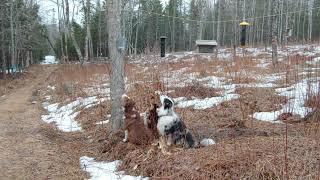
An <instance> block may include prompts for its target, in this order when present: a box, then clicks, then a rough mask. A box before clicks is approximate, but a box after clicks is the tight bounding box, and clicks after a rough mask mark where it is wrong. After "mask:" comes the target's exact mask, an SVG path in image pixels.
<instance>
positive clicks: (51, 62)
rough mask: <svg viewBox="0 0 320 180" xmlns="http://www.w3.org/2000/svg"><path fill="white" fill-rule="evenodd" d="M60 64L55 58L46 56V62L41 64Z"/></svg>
mask: <svg viewBox="0 0 320 180" xmlns="http://www.w3.org/2000/svg"><path fill="white" fill-rule="evenodd" d="M58 63H59V62H58V61H57V60H56V58H55V57H54V56H45V57H44V60H43V61H42V62H41V63H40V64H42V65H48V64H58Z"/></svg>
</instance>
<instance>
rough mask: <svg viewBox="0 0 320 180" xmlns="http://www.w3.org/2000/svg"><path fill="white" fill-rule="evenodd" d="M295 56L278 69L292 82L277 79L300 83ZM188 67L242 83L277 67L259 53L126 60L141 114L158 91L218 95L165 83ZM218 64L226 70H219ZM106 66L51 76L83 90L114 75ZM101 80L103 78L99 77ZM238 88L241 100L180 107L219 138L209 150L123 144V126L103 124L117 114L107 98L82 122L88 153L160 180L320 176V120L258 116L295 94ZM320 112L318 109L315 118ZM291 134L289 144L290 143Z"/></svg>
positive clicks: (199, 129) (198, 128)
mask: <svg viewBox="0 0 320 180" xmlns="http://www.w3.org/2000/svg"><path fill="white" fill-rule="evenodd" d="M290 58H291V59H290V60H289V61H288V62H287V63H283V64H281V63H280V64H279V71H280V72H285V73H286V74H287V75H286V79H285V80H282V82H280V81H279V82H277V83H279V84H278V85H280V86H282V85H289V84H291V83H293V82H297V80H298V79H300V78H301V76H300V75H299V69H298V70H296V69H295V66H303V63H302V61H300V59H299V58H301V57H297V56H293V57H290ZM303 61H305V60H304V59H303ZM88 66H90V65H88ZM146 67H148V69H146ZM183 68H185V69H186V71H183V72H181V73H183V74H189V73H195V72H197V73H199V76H200V77H207V76H211V75H217V74H218V75H219V76H221V77H226V79H230V80H231V82H233V83H237V84H246V83H253V82H256V80H255V78H254V75H266V74H273V73H275V72H276V71H275V70H271V69H263V70H262V69H259V68H257V61H256V60H254V59H253V58H252V57H245V58H237V59H236V60H235V61H234V62H222V61H216V60H208V59H197V58H194V59H193V60H188V61H185V62H172V63H171V62H170V63H162V64H156V65H154V64H146V65H139V64H127V65H126V69H125V72H126V77H127V78H128V79H127V83H126V84H128V89H127V92H126V93H127V94H128V95H129V96H130V97H132V98H133V99H134V101H135V102H136V104H137V107H138V110H139V111H140V112H144V111H145V110H146V109H147V108H148V104H150V101H152V100H151V99H152V98H153V97H155V96H156V95H155V93H154V92H155V91H161V92H164V91H166V90H174V91H172V92H170V93H169V95H170V96H173V97H182V96H183V97H188V98H191V97H198V98H205V97H212V96H217V95H219V94H218V91H219V89H212V88H207V87H204V86H203V85H201V84H189V85H186V86H184V87H180V88H173V87H167V86H166V84H165V83H164V82H163V81H162V79H163V77H166V74H165V73H168V72H173V71H179V70H181V69H183ZM218 68H222V69H223V71H222V72H217V69H218ZM268 68H270V67H268ZM96 69H97V70H96ZM106 69H108V68H107V67H104V66H102V67H100V66H99V67H90V68H89V67H88V69H83V68H81V67H77V66H76V67H75V69H73V68H72V66H71V65H70V66H68V67H64V68H62V69H61V71H59V72H57V73H56V74H54V75H53V76H57V77H58V78H51V79H50V82H51V83H53V84H56V83H58V84H59V83H60V84H62V82H69V81H76V82H80V84H81V85H82V86H80V87H79V89H81V88H83V87H85V86H86V85H87V83H88V82H90V81H91V80H92V78H94V77H95V76H94V74H96V75H102V74H108V73H109V71H107V70H106ZM260 70H261V71H260ZM78 71H79V72H78ZM69 74H70V75H69ZM183 74H182V75H183ZM64 76H66V77H64ZM169 78H170V77H169ZM102 81H104V79H100V80H98V81H96V82H102ZM77 91H80V90H78V89H77ZM235 93H237V94H239V95H240V98H239V99H237V100H231V101H228V102H224V103H221V104H219V105H217V106H215V107H212V108H209V109H205V110H194V109H192V108H185V109H176V111H177V113H178V114H179V115H180V117H181V118H182V119H183V121H185V123H186V125H187V126H188V127H189V128H190V130H191V131H192V132H193V134H194V136H195V138H196V139H197V140H201V139H202V138H213V139H214V140H215V141H216V142H217V144H216V145H214V146H210V147H207V148H199V149H189V150H177V152H175V153H174V154H173V155H172V156H164V155H162V154H161V153H160V152H159V151H155V152H153V153H152V154H151V156H149V157H147V153H146V152H147V151H148V150H149V149H148V148H147V149H142V148H141V147H137V146H134V145H132V144H130V143H123V142H122V141H121V140H122V138H123V132H121V131H120V132H116V133H111V132H110V130H109V129H110V127H109V126H110V125H109V124H103V125H97V124H96V123H97V122H99V121H102V120H105V119H107V117H106V115H107V114H109V113H110V104H109V103H108V102H106V103H103V104H100V105H98V106H95V107H92V108H90V109H85V110H83V111H82V112H81V113H80V115H79V116H78V117H77V121H78V122H80V123H81V126H82V127H83V129H84V132H83V133H84V134H85V136H86V137H87V139H86V145H87V148H88V151H89V152H90V153H91V154H92V155H93V156H94V157H96V158H97V159H99V160H105V161H111V160H116V159H121V160H123V163H122V165H121V167H119V170H125V172H126V173H128V174H132V175H144V176H149V177H152V178H153V179H286V178H287V177H286V174H288V175H289V179H316V178H317V177H319V173H318V169H319V168H320V167H319V159H320V153H319V152H320V151H319V148H320V146H319V143H318V142H317V139H318V138H319V137H320V129H319V128H320V126H319V123H318V124H316V123H315V122H310V123H303V122H301V121H300V122H299V123H296V124H288V128H287V129H285V124H271V123H268V122H262V121H257V120H255V119H253V118H251V117H250V116H249V115H252V113H254V112H261V111H276V110H279V109H281V105H283V104H285V103H287V101H288V100H287V99H286V98H285V97H280V96H279V95H277V94H276V93H275V91H274V88H237V89H236V92H235ZM78 95H79V94H77V96H78ZM61 97H63V96H62V95H61ZM317 102H318V101H317V100H314V98H310V100H309V101H308V102H307V104H308V105H310V106H312V105H314V104H316V103H317ZM283 116H284V115H283ZM318 117H319V116H318V115H317V116H316V118H318ZM279 118H280V117H279ZM283 121H284V122H285V120H283ZM286 135H287V136H288V145H286V144H285V136H286ZM286 147H287V151H285V148H286ZM286 154H287V157H288V158H287V159H286V158H285V155H286ZM286 164H288V170H287V172H286V170H285V167H286Z"/></svg>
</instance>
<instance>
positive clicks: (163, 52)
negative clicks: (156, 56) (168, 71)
mask: <svg viewBox="0 0 320 180" xmlns="http://www.w3.org/2000/svg"><path fill="white" fill-rule="evenodd" d="M166 39H167V37H166V36H161V37H160V48H161V57H165V56H166Z"/></svg>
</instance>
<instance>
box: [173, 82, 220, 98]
mask: <svg viewBox="0 0 320 180" xmlns="http://www.w3.org/2000/svg"><path fill="white" fill-rule="evenodd" d="M170 91H173V92H172V93H169V94H170V96H172V97H186V98H188V99H191V98H192V97H196V98H201V99H203V98H207V97H215V96H219V95H220V94H219V93H218V92H219V91H220V89H214V88H208V87H205V86H203V85H201V84H200V83H195V84H192V85H186V86H185V87H175V88H170Z"/></svg>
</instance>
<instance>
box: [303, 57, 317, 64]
mask: <svg viewBox="0 0 320 180" xmlns="http://www.w3.org/2000/svg"><path fill="white" fill-rule="evenodd" d="M306 63H307V64H309V65H317V64H319V63H320V57H317V58H314V59H313V60H312V61H307V62H306Z"/></svg>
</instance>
